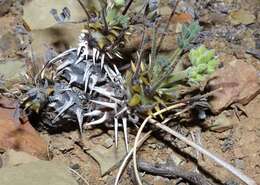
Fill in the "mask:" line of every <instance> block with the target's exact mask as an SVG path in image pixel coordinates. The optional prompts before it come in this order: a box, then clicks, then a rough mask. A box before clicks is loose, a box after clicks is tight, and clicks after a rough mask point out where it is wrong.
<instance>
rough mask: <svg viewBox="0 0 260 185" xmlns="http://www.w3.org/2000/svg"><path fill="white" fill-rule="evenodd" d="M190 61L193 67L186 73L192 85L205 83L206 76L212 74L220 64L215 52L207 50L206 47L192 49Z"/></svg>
mask: <svg viewBox="0 0 260 185" xmlns="http://www.w3.org/2000/svg"><path fill="white" fill-rule="evenodd" d="M189 59H190V62H191V64H192V66H191V67H190V68H188V69H187V70H186V71H187V74H188V78H189V80H188V82H189V83H190V84H194V83H196V84H197V83H199V82H201V81H203V80H204V79H205V76H206V75H210V74H212V73H213V72H214V71H215V70H216V69H217V67H218V64H219V61H218V59H217V58H216V56H215V51H214V50H209V49H207V48H206V47H205V46H204V45H202V46H200V47H198V48H196V49H192V50H191V51H190V53H189Z"/></svg>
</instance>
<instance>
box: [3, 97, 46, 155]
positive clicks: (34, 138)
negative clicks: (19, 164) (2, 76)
mask: <svg viewBox="0 0 260 185" xmlns="http://www.w3.org/2000/svg"><path fill="white" fill-rule="evenodd" d="M14 110H15V109H14V106H13V105H12V103H10V102H9V101H7V100H6V99H4V100H3V99H0V149H1V150H7V149H14V150H17V151H23V152H27V153H29V154H31V155H33V156H36V157H38V158H41V159H47V158H48V146H47V144H46V143H45V142H44V140H43V139H42V138H41V137H40V135H39V134H38V133H37V132H36V130H35V129H34V128H33V127H32V126H31V124H30V123H29V122H28V121H25V122H24V123H23V124H21V123H20V122H19V121H18V120H16V119H15V117H14Z"/></svg>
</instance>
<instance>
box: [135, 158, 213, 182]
mask: <svg viewBox="0 0 260 185" xmlns="http://www.w3.org/2000/svg"><path fill="white" fill-rule="evenodd" d="M138 168H139V169H140V170H142V171H145V172H147V173H150V174H154V175H159V176H163V177H168V178H176V177H181V178H182V179H185V180H187V181H188V182H191V183H193V184H196V185H211V183H210V182H209V181H208V180H207V179H206V178H205V177H204V176H203V175H201V174H198V173H195V172H190V171H186V170H184V169H182V168H181V167H178V166H176V165H171V164H150V163H147V162H145V161H139V162H138Z"/></svg>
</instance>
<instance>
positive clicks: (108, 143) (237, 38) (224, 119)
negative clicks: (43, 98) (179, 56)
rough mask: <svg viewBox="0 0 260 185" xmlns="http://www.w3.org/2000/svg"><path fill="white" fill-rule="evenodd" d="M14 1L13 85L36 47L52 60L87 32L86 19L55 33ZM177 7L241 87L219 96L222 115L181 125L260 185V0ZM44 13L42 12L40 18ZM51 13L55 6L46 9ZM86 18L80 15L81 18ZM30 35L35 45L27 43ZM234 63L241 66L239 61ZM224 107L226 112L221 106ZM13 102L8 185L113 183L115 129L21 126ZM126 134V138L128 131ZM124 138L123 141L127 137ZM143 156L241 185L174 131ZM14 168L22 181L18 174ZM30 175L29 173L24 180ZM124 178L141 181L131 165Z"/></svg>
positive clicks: (7, 138)
mask: <svg viewBox="0 0 260 185" xmlns="http://www.w3.org/2000/svg"><path fill="white" fill-rule="evenodd" d="M8 2H9V1H8V0H7V1H0V24H1V26H0V74H1V75H3V76H4V78H5V79H8V80H7V81H10V84H9V85H11V84H12V83H13V80H16V79H17V78H19V75H18V77H17V74H19V73H23V72H24V71H25V69H24V67H23V64H24V63H26V62H28V60H27V58H28V57H30V55H31V54H32V53H33V54H34V58H36V59H37V61H38V60H39V61H40V62H42V61H44V60H48V57H50V54H51V53H52V52H54V51H53V50H52V47H54V46H55V47H56V48H58V49H59V50H62V49H63V48H64V47H65V46H66V45H67V44H68V43H67V42H69V43H70V44H69V45H73V44H75V43H76V39H77V36H78V35H76V34H72V33H75V32H77V31H78V30H80V29H81V28H82V25H81V24H78V25H75V27H73V28H71V27H70V26H69V28H68V27H66V28H64V29H62V32H61V33H59V34H60V35H58V36H56V35H55V36H53V35H54V34H53V28H52V27H51V26H52V25H51V24H52V22H51V21H46V22H47V23H44V20H41V21H38V22H37V24H34V22H33V21H35V20H34V19H36V18H37V16H36V18H35V17H34V18H31V17H30V14H29V15H28V14H27V13H25V12H24V11H25V10H29V9H30V7H27V6H26V5H24V3H28V2H29V1H28V2H27V1H26V2H24V1H22V0H21V1H15V3H8ZM65 2H67V1H65ZM164 2H165V1H163V4H167V3H164ZM167 2H168V1H167ZM57 6H58V5H57ZM58 7H59V6H58ZM23 8H24V11H23ZM5 10H6V11H5ZM8 10H9V11H8ZM162 10H164V11H162V12H163V14H165V15H168V14H169V13H170V11H168V8H167V6H165V7H164V9H162ZM167 11H168V12H167ZM177 11H178V12H179V13H185V14H183V15H185V16H186V17H185V18H184V19H187V15H189V16H188V17H193V18H194V19H197V20H199V23H200V25H201V26H202V27H203V31H202V32H201V34H200V36H199V38H198V40H197V42H199V43H204V44H205V45H206V46H207V47H208V48H214V49H215V50H216V53H217V55H218V56H219V59H220V61H221V62H222V64H223V65H224V66H228V65H231V67H230V68H228V67H227V68H225V70H226V71H224V72H219V74H218V75H219V76H222V77H223V79H224V81H226V82H230V83H237V84H239V85H238V87H227V88H226V91H225V94H222V95H221V94H220V95H219V96H218V97H217V98H218V99H217V101H216V102H213V105H214V106H215V114H211V113H210V114H209V116H208V118H207V119H206V120H205V121H204V122H203V123H202V122H196V121H195V122H192V123H185V125H182V126H176V129H177V130H178V131H180V132H182V133H183V134H187V135H188V137H189V138H191V139H193V140H195V141H197V143H199V144H200V145H202V146H203V147H204V148H206V149H208V150H209V151H211V152H214V153H216V154H218V155H219V156H221V157H222V158H224V159H225V160H226V161H228V162H229V163H231V164H233V165H234V166H235V167H237V168H239V169H241V170H242V171H243V172H244V173H245V174H247V175H248V176H250V177H251V178H253V179H254V180H255V181H256V182H257V184H260V145H259V143H260V95H258V94H259V92H260V90H259V89H260V85H259V81H258V80H259V78H260V1H259V0H218V1H215V0H197V1H194V0H188V1H181V3H180V5H179V7H178V9H177ZM32 14H33V13H32ZM79 14H80V13H79ZM23 15H24V16H23ZM22 16H23V17H22ZM42 16H44V15H39V17H38V19H40V18H41V17H42ZM48 16H49V12H47V13H46V17H47V18H48ZM79 17H80V16H79ZM79 17H77V16H76V17H74V18H75V19H76V20H77V19H79ZM47 18H46V19H47ZM51 18H52V17H51V16H50V18H48V19H51ZM179 19H181V18H179ZM24 21H25V22H26V23H27V24H28V26H29V27H31V29H32V30H31V33H30V34H28V30H27V31H26V30H24V28H23V27H22V23H23V22H24ZM30 21H32V22H30ZM181 21H182V20H179V22H181ZM48 24H49V25H48ZM33 26H34V27H33ZM58 30H59V28H58ZM64 34H65V36H64ZM31 41H32V44H30V46H31V47H28V44H29V43H31ZM62 41H64V42H62ZM165 42H169V40H167V39H166V40H165ZM165 44H166V45H167V44H169V45H170V43H165ZM50 46H51V47H50ZM32 50H33V52H31V51H32ZM46 50H48V51H49V52H48V55H46ZM50 51H51V52H50ZM57 52H59V51H57ZM234 61H236V65H235V66H234V65H233V66H232V62H234ZM244 63H246V64H244ZM252 66H253V67H252ZM254 73H256V75H255V74H254ZM0 80H1V79H0ZM257 81H258V82H257ZM0 83H1V81H0ZM215 83H220V82H215ZM230 102H232V105H231V106H230ZM220 105H221V106H222V107H224V108H223V109H224V110H223V109H222V110H220V109H219V107H218V106H220ZM14 107H15V104H14V103H13V102H10V101H9V100H6V99H5V98H0V115H1V116H0V149H1V150H0V151H1V155H0V179H4V183H1V184H13V185H16V184H30V182H28V181H26V179H33V180H34V182H39V183H35V184H40V183H42V184H46V183H45V182H48V183H49V184H55V185H56V184H57V185H66V184H68V185H69V184H70V185H71V184H82V185H83V184H90V185H92V184H93V185H94V184H97V185H99V184H100V185H105V184H107V185H111V184H113V182H114V179H115V176H116V174H117V168H116V167H117V166H118V165H119V164H120V161H121V160H122V159H123V156H124V155H125V148H124V144H121V145H120V144H119V148H118V149H117V150H115V147H114V144H113V138H114V132H113V130H108V131H107V130H104V129H103V128H102V127H100V128H96V127H95V128H93V129H90V130H88V131H86V132H85V133H84V135H83V136H82V138H80V135H79V132H78V131H77V130H75V131H70V132H64V133H57V134H49V133H45V132H41V133H38V132H37V131H35V130H34V129H33V127H32V126H31V125H30V124H29V123H28V122H27V121H25V123H24V124H22V125H19V123H17V122H16V121H15V120H14V119H13V116H12V115H13V113H14ZM135 134H136V130H134V129H133V130H130V134H129V135H130V136H129V140H130V141H129V143H133V141H134V137H135ZM120 138H123V133H121V132H120ZM120 142H121V143H123V139H120ZM115 151H116V152H115ZM27 153H29V154H31V155H33V156H34V157H33V156H31V155H28V154H27ZM138 154H139V158H140V159H142V160H145V161H146V162H150V163H153V164H154V163H160V164H168V163H174V164H175V165H177V166H179V167H181V168H183V169H185V171H194V172H200V173H201V174H203V175H204V176H206V177H207V178H208V179H210V181H211V182H212V183H213V184H214V183H215V184H226V185H238V184H242V183H241V182H240V181H239V180H238V179H237V178H236V177H234V176H232V175H231V174H230V173H229V172H227V171H226V170H224V169H223V168H222V167H221V166H219V165H217V164H215V163H214V162H212V161H211V160H210V159H208V158H207V157H205V156H203V155H202V154H200V153H198V152H197V151H196V150H194V149H193V148H191V147H188V146H187V145H185V144H183V143H182V142H181V141H179V140H177V139H175V138H173V137H171V136H169V135H167V134H162V133H160V132H158V133H154V135H153V136H152V137H151V138H150V139H148V140H147V142H145V144H144V145H143V146H142V148H141V150H140V151H139V153H138ZM45 160H48V161H45ZM14 174H15V176H17V179H15V178H12V176H13V175H14ZM54 174H55V175H54ZM23 176H25V177H27V178H25V181H24V180H23V178H22V177H23ZM81 176H82V178H81ZM46 179H51V181H46ZM143 179H144V180H145V181H146V182H147V184H151V185H169V184H179V185H184V184H189V183H187V182H185V181H183V180H182V179H180V178H177V179H176V178H173V179H169V178H164V177H160V176H154V175H149V174H143ZM12 180H13V181H12ZM17 181H18V182H19V183H17ZM23 181H24V182H23ZM0 182H1V180H0ZM31 182H32V181H31ZM120 184H122V185H128V184H129V185H130V184H136V182H135V178H134V175H133V171H132V169H131V168H129V169H128V170H126V172H125V174H124V175H123V177H122V180H121V181H120Z"/></svg>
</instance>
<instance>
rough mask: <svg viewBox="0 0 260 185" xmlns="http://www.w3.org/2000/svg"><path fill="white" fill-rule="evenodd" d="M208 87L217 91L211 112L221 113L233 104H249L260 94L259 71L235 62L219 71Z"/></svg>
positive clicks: (213, 98)
mask: <svg viewBox="0 0 260 185" xmlns="http://www.w3.org/2000/svg"><path fill="white" fill-rule="evenodd" d="M208 87H209V88H210V89H211V90H216V89H219V88H222V89H221V90H220V91H217V92H216V93H215V94H214V95H213V97H212V99H211V100H210V104H211V110H212V112H214V113H219V112H221V111H222V110H224V109H225V108H227V107H228V106H230V105H231V104H233V103H240V104H243V105H245V104H247V103H249V102H250V101H251V100H252V99H253V98H254V97H256V96H257V95H258V94H259V93H260V81H259V77H258V75H257V70H256V69H255V68H254V67H253V66H252V65H250V64H248V63H246V62H242V61H234V62H231V63H230V64H228V65H226V66H224V67H223V68H221V69H219V70H218V71H216V72H215V74H214V75H213V78H212V79H211V80H210V81H209V83H208Z"/></svg>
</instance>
